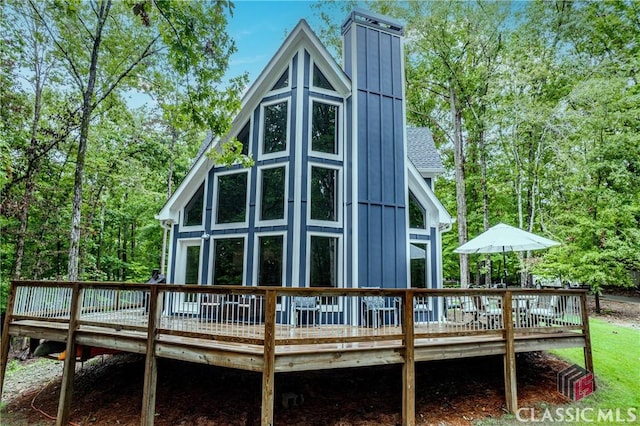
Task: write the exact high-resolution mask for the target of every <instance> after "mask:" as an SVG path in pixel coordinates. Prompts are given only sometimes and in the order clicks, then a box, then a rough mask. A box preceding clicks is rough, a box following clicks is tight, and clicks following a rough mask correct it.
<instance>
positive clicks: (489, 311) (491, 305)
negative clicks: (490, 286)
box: [480, 296, 502, 330]
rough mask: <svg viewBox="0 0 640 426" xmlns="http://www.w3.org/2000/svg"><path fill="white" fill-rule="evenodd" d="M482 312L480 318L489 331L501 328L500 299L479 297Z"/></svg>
mask: <svg viewBox="0 0 640 426" xmlns="http://www.w3.org/2000/svg"><path fill="white" fill-rule="evenodd" d="M480 300H481V301H482V310H481V311H480V316H481V317H482V318H483V319H484V322H485V324H486V326H487V328H489V329H492V330H494V329H498V328H502V299H500V298H495V297H488V296H481V297H480Z"/></svg>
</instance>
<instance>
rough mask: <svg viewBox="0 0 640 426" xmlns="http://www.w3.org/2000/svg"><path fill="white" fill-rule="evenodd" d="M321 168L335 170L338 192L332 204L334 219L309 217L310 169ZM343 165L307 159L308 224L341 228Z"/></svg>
mask: <svg viewBox="0 0 640 426" xmlns="http://www.w3.org/2000/svg"><path fill="white" fill-rule="evenodd" d="M314 167H317V168H321V169H329V170H335V171H336V179H337V180H338V182H337V185H336V190H337V192H338V194H337V199H336V200H334V204H335V209H336V215H337V217H336V220H335V221H330V220H318V219H311V202H312V200H311V170H312V169H313V168H314ZM342 171H343V167H342V166H335V165H333V164H325V163H318V162H314V161H309V162H308V163H307V225H310V226H324V227H331V228H342V226H343V225H342V222H343V216H344V212H343V210H344V207H345V206H344V185H343V183H342V181H343V179H344V176H343V172H342Z"/></svg>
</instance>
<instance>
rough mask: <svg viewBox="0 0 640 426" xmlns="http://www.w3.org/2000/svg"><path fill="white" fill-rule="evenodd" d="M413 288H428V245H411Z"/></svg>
mask: <svg viewBox="0 0 640 426" xmlns="http://www.w3.org/2000/svg"><path fill="white" fill-rule="evenodd" d="M409 248H410V249H411V287H414V288H425V287H426V286H427V245H426V244H421V243H411V245H410V246H409Z"/></svg>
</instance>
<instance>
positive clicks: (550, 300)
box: [529, 295, 563, 326]
mask: <svg viewBox="0 0 640 426" xmlns="http://www.w3.org/2000/svg"><path fill="white" fill-rule="evenodd" d="M537 302H538V303H537V304H536V306H535V307H533V308H531V309H529V318H531V323H532V324H533V325H536V326H539V325H540V324H542V323H544V324H546V325H551V324H552V323H553V322H554V321H556V320H557V319H559V318H561V317H562V315H563V312H562V309H559V304H560V297H559V296H557V295H553V296H539V297H538V301H537Z"/></svg>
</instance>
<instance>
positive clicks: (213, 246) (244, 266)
mask: <svg viewBox="0 0 640 426" xmlns="http://www.w3.org/2000/svg"><path fill="white" fill-rule="evenodd" d="M238 238H242V239H243V240H244V247H243V253H242V285H243V286H246V285H247V266H248V256H247V255H248V254H249V247H248V245H247V241H248V240H249V238H248V235H247V234H239V233H235V234H217V235H212V236H211V245H210V246H209V277H208V278H209V285H214V283H213V278H214V273H215V255H216V241H218V240H231V239H238Z"/></svg>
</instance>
